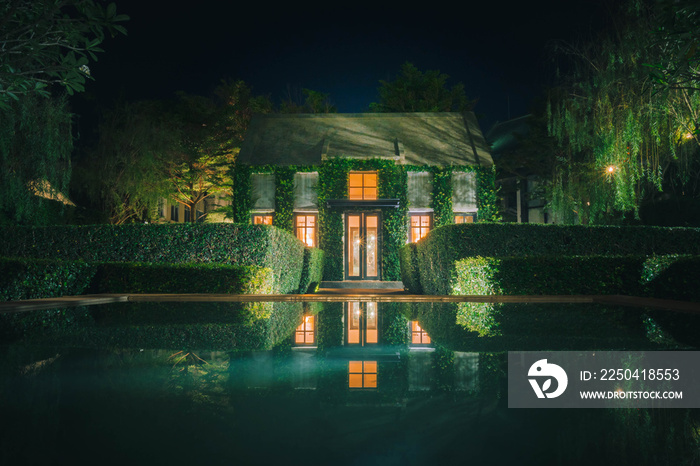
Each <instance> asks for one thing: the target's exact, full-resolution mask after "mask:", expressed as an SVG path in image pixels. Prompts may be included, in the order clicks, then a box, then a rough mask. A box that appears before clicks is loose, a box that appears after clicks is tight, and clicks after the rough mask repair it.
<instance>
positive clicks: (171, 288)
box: [93, 262, 274, 294]
mask: <svg viewBox="0 0 700 466" xmlns="http://www.w3.org/2000/svg"><path fill="white" fill-rule="evenodd" d="M273 280H274V277H273V274H272V270H270V269H268V268H264V267H257V266H233V265H220V264H150V263H138V262H114V263H102V264H100V265H99V267H98V272H97V274H96V276H95V280H94V284H93V289H94V291H96V292H98V293H231V294H271V293H272V284H273Z"/></svg>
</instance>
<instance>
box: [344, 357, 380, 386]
mask: <svg viewBox="0 0 700 466" xmlns="http://www.w3.org/2000/svg"><path fill="white" fill-rule="evenodd" d="M348 387H350V388H377V361H350V362H349V363H348Z"/></svg>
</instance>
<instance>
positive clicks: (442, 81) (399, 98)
mask: <svg viewBox="0 0 700 466" xmlns="http://www.w3.org/2000/svg"><path fill="white" fill-rule="evenodd" d="M448 79H449V76H448V75H446V74H442V73H441V72H440V71H438V70H432V71H426V72H425V73H423V72H422V71H420V70H418V68H416V67H415V66H414V65H413V64H411V63H408V62H406V63H404V64H403V66H402V67H401V74H400V75H399V76H398V77H397V78H396V79H395V80H394V81H383V80H382V81H379V83H380V87H379V102H376V103H372V104H370V110H371V111H373V112H382V113H391V112H463V111H467V110H471V108H472V107H473V106H474V104H475V103H476V102H475V101H470V100H469V99H467V95H466V93H465V92H464V84H462V83H459V84H456V85H454V86H452V88H449V89H448V88H447V80H448Z"/></svg>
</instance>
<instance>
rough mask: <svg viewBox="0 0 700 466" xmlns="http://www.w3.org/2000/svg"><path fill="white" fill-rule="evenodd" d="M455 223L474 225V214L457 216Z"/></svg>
mask: <svg viewBox="0 0 700 466" xmlns="http://www.w3.org/2000/svg"><path fill="white" fill-rule="evenodd" d="M455 223H474V214H455Z"/></svg>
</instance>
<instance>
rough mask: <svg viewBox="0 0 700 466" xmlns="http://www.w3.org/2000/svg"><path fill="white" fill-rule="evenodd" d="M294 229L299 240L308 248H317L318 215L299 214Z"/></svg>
mask: <svg viewBox="0 0 700 466" xmlns="http://www.w3.org/2000/svg"><path fill="white" fill-rule="evenodd" d="M295 218H296V220H295V221H294V225H295V226H294V229H295V231H296V235H297V238H299V239H300V240H301V241H303V242H304V244H306V245H307V246H308V247H310V248H313V247H315V246H316V215H306V214H297V215H296V216H295Z"/></svg>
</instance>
